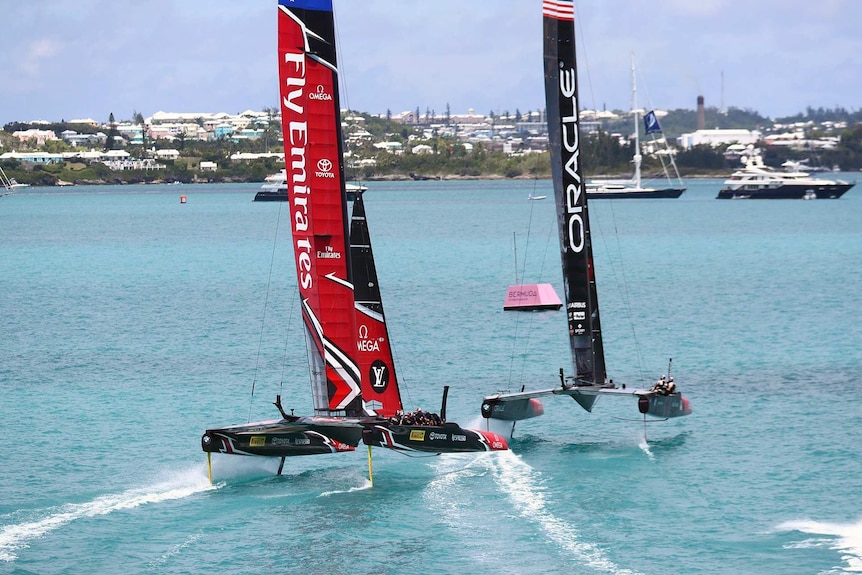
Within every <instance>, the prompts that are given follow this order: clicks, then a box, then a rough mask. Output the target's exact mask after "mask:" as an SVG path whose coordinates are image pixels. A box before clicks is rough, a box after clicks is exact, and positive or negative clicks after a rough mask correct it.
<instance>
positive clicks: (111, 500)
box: [0, 468, 217, 562]
mask: <svg viewBox="0 0 862 575" xmlns="http://www.w3.org/2000/svg"><path fill="white" fill-rule="evenodd" d="M211 489H217V487H214V486H212V485H210V482H209V480H208V479H207V477H206V475H205V473H203V472H202V471H201V469H200V468H193V469H189V470H186V471H183V472H180V473H177V474H176V475H175V476H174V477H171V478H170V479H167V480H166V481H163V482H161V483H156V484H154V485H148V486H145V487H139V488H135V489H129V490H128V491H123V492H122V493H116V494H109V495H102V496H101V497H97V498H96V499H93V500H92V501H88V502H86V503H67V504H65V505H60V506H56V507H49V508H47V509H43V510H34V511H32V512H31V514H32V515H35V516H39V518H38V519H34V520H32V521H25V522H22V523H14V524H10V525H4V526H3V527H0V561H6V562H10V561H14V560H15V559H17V558H18V556H17V555H16V552H17V551H18V550H19V549H22V548H26V547H28V546H29V542H30V541H31V540H33V539H36V538H37V537H42V536H43V535H46V534H48V533H50V532H52V531H55V530H57V529H59V528H61V527H63V526H64V525H67V524H69V523H71V522H73V521H75V520H77V519H84V518H90V517H98V516H100V515H108V514H109V513H113V512H115V511H124V510H128V509H134V508H136V507H140V506H142V505H147V504H150V503H161V502H164V501H173V500H176V499H183V498H184V497H189V496H190V495H194V494H196V493H202V492H204V491H209V490H211ZM9 518H10V516H9V515H6V516H4V517H0V521H3V520H4V519H5V520H8V519H9Z"/></svg>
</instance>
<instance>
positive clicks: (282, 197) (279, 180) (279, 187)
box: [254, 169, 368, 202]
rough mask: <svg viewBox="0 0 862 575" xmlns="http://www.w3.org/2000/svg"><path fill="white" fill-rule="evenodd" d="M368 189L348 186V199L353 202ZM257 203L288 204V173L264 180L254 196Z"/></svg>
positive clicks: (283, 172)
mask: <svg viewBox="0 0 862 575" xmlns="http://www.w3.org/2000/svg"><path fill="white" fill-rule="evenodd" d="M367 189H368V188H366V187H365V186H360V185H357V184H347V199H348V200H351V201H352V200H353V199H354V197H355V196H356V192H364V191H366V190H367ZM254 201H255V202H286V201H287V171H286V170H284V169H282V170H281V171H280V172H278V173H277V174H272V175H269V176H267V177H266V178H264V180H263V185H262V186H261V187H260V191H258V192H257V193H256V194H255V195H254Z"/></svg>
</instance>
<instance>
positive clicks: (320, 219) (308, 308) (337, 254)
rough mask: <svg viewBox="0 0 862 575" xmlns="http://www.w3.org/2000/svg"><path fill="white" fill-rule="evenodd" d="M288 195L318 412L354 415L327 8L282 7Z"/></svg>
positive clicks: (351, 327)
mask: <svg viewBox="0 0 862 575" xmlns="http://www.w3.org/2000/svg"><path fill="white" fill-rule="evenodd" d="M278 67H279V81H280V92H281V116H282V130H283V134H284V155H285V167H286V170H287V194H288V202H289V205H290V215H291V232H292V234H293V245H294V252H295V257H296V272H297V279H298V282H299V289H300V295H301V298H302V309H303V319H304V322H305V327H306V330H307V333H306V336H307V343H308V352H309V365H310V369H311V379H312V392H313V396H314V408H315V412H316V413H319V414H321V413H327V414H330V415H358V414H360V413H361V404H362V397H361V392H360V374H359V369H358V366H357V363H356V360H355V346H356V344H355V337H354V334H355V333H356V327H355V321H354V305H353V286H352V284H351V283H350V281H349V278H350V274H349V252H348V245H347V196H346V191H345V185H344V178H343V166H342V159H341V158H342V149H341V148H342V146H341V119H340V113H339V102H338V93H337V86H338V72H337V67H336V53H335V34H334V22H333V17H332V8H331V3H328V2H321V1H319V0H318V1H315V0H311V1H308V0H306V1H302V0H300V1H296V2H291V3H290V4H289V5H288V6H279V13H278Z"/></svg>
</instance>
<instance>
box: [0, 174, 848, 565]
mask: <svg viewBox="0 0 862 575" xmlns="http://www.w3.org/2000/svg"><path fill="white" fill-rule="evenodd" d="M257 187H258V186H257V185H254V184H251V185H219V186H204V185H200V186H188V185H185V186H164V187H160V188H159V187H155V186H149V187H135V186H125V187H116V188H113V187H76V188H69V189H63V190H53V189H39V188H34V189H31V190H26V191H21V192H18V193H16V194H14V195H11V196H6V197H3V198H2V199H0V309H2V313H3V321H2V322H0V342H2V343H0V386H2V391H3V401H2V403H0V422H2V429H3V432H4V439H5V441H4V450H3V455H4V458H3V459H4V462H3V467H2V472H0V495H2V497H0V573H20V574H25V573H39V574H43V573H44V574H47V573H64V574H65V573H68V574H73V573H120V572H122V573H177V574H198V573H200V574H203V573H207V574H210V573H242V574H258V573H260V574H264V573H266V574H269V573H285V574H287V573H314V574H330V573H338V574H341V573H343V574H356V573H369V574H370V573H374V574H401V573H423V574H429V573H430V574H437V573H441V574H442V573H471V574H491V573H493V574H498V573H518V574H521V573H523V574H546V573H560V574H562V573H585V574H592V573H611V574H622V573H643V574H659V573H710V574H739V573H747V574H748V573H751V574H769V573H793V574H795V573H798V574H824V573H846V572H862V458H860V445H862V442H860V431H859V430H860V429H862V404H860V399H859V396H860V394H859V391H860V384H859V377H860V373H862V351H860V344H862V328H860V324H859V315H860V311H862V196H860V192H859V190H857V189H854V190H852V191H850V192H849V193H848V194H847V195H846V196H845V197H844V198H843V199H841V200H838V201H810V202H803V201H797V202H791V201H788V202H780V201H776V202H744V201H740V202H726V201H717V200H714V199H713V198H714V197H715V194H716V193H717V190H718V188H719V187H720V181H718V180H700V181H690V182H688V187H689V191H688V192H686V193H685V194H684V195H683V196H682V197H681V198H680V199H678V200H642V201H636V202H633V201H629V202H626V201H603V202H593V203H592V204H591V214H592V221H593V231H594V243H595V259H596V266H597V275H598V281H599V297H600V302H601V311H602V324H603V329H604V336H605V350H606V354H607V363H608V369H609V375H610V376H611V377H613V378H614V380H615V381H616V382H617V383H623V382H625V383H627V384H629V385H648V384H649V383H650V382H652V381H653V380H654V379H655V378H657V376H658V375H660V374H661V373H663V372H666V371H667V365H668V364H667V362H668V359H669V358H671V357H672V358H673V368H672V369H673V374H674V376H675V379H676V381H677V383H678V384H679V385H680V387H681V388H682V390H683V392H684V393H685V394H686V395H687V396H688V397H689V398H690V400H691V402H692V405H693V407H694V410H695V413H694V414H693V415H692V416H691V417H687V418H682V419H680V420H673V421H667V422H660V423H652V424H650V425H649V426H648V429H647V439H648V440H647V441H646V442H645V441H644V429H643V425H642V423H641V422H640V421H639V420H638V417H639V414H638V413H637V409H636V406H635V405H634V403H633V402H632V403H629V402H626V401H618V402H614V401H612V400H608V399H603V400H602V401H600V402H599V403H598V404H597V405H596V407H595V409H594V410H593V413H591V414H589V413H586V412H584V411H582V410H581V409H580V408H579V407H577V406H576V405H575V404H574V402H571V401H570V400H568V399H567V398H551V399H548V400H546V401H545V402H544V403H545V411H546V414H545V416H544V417H541V418H537V419H533V420H529V421H524V422H520V423H519V424H518V426H517V429H516V430H515V439H514V440H513V441H512V444H511V447H512V450H511V452H508V453H503V454H481V455H458V456H453V455H449V456H439V457H429V458H413V459H411V458H407V457H404V456H403V455H400V454H395V453H384V452H382V451H381V450H375V452H374V471H375V473H374V485H373V487H371V486H370V484H369V481H368V478H367V468H366V453H365V451H364V450H363V449H359V450H357V452H355V453H348V454H338V455H333V456H318V457H306V458H294V459H293V460H289V461H288V465H287V466H286V468H285V475H284V476H282V477H273V476H271V475H270V474H269V473H270V472H271V471H272V470H274V469H275V465H272V464H270V463H269V462H262V461H261V460H251V459H244V458H232V459H231V458H226V459H218V458H216V459H215V461H214V471H215V475H216V481H215V484H214V485H212V486H211V485H210V484H209V482H208V481H207V479H206V463H205V457H204V455H203V453H202V452H201V450H200V435H201V433H202V431H203V430H204V428H205V427H207V426H214V425H222V424H229V423H240V422H244V421H247V420H249V419H253V420H255V419H265V418H272V417H274V416H275V410H274V408H273V407H272V406H271V404H270V402H271V401H272V400H273V399H274V395H275V394H276V393H282V394H283V396H284V398H285V401H284V403H285V406H287V407H292V408H295V409H296V412H297V413H300V414H302V413H309V412H310V410H311V401H310V393H309V390H310V385H309V383H308V375H307V370H306V364H305V346H304V342H303V340H302V335H301V331H300V327H301V326H300V323H299V319H298V313H297V310H298V304H297V301H296V290H295V287H294V283H295V281H294V277H293V271H292V270H293V263H292V254H291V253H290V251H289V246H290V239H289V235H288V234H289V227H288V225H287V223H286V222H287V219H286V218H287V214H286V212H285V211H282V206H280V205H278V204H266V203H264V204H256V203H253V202H252V201H251V198H252V197H253V195H254V192H255V191H256V189H257ZM370 188H371V190H370V191H369V192H368V193H367V194H366V207H367V210H368V217H369V222H370V225H371V231H372V234H373V236H374V241H375V254H376V257H377V265H378V272H379V274H380V280H381V286H382V290H383V297H384V302H385V305H386V309H387V317H388V319H389V323H390V330H391V338H392V340H393V341H394V342H395V355H396V360H397V361H398V362H399V369H400V376H401V379H402V380H403V381H404V382H405V384H406V389H405V390H404V393H403V395H404V398H405V403H407V404H408V406H409V407H423V408H425V409H436V408H438V407H439V402H440V394H441V392H442V387H443V385H450V386H451V390H450V396H449V406H448V411H449V418H450V419H453V420H458V421H460V422H461V423H462V424H471V425H474V426H476V425H479V424H480V423H481V420H480V418H479V417H478V413H479V405H480V403H481V398H482V396H483V395H484V394H487V393H490V392H493V391H496V390H498V389H506V388H509V389H516V388H520V386H521V385H527V386H528V387H539V386H547V385H553V384H554V383H555V382H556V381H557V373H558V370H559V368H560V367H564V368H566V370H567V371H570V365H569V359H568V354H567V341H566V336H565V319H564V317H563V314H562V312H543V313H532V314H530V313H528V314H523V313H516V312H503V311H502V304H503V300H504V296H505V290H506V287H507V286H508V285H509V284H511V283H514V273H515V264H514V259H513V253H512V234H513V233H516V234H517V236H516V237H517V241H518V256H519V259H520V264H519V265H520V269H519V275H520V280H521V281H523V282H545V281H547V282H551V283H553V284H554V285H555V287H556V288H557V291H558V293H561V289H560V279H559V259H558V255H557V252H556V243H557V238H556V230H555V229H554V227H553V226H554V217H553V205H552V203H551V201H550V199H549V200H548V201H544V202H542V201H537V202H528V201H526V197H527V195H528V193H530V192H532V193H534V194H539V193H541V194H548V195H550V186H549V183H548V182H410V183H373V184H372V185H370ZM180 194H184V195H186V196H187V197H188V203H187V204H185V205H181V204H180V203H179V195H180ZM279 218H281V219H282V221H281V224H279ZM525 257H526V264H525V263H524V258H525ZM282 382H284V384H283V387H282ZM252 385H254V387H255V394H254V396H253V397H252V395H251V389H252Z"/></svg>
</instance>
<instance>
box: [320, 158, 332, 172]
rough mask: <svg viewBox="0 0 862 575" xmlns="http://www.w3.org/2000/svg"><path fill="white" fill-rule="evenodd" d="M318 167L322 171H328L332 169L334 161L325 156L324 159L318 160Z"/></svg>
mask: <svg viewBox="0 0 862 575" xmlns="http://www.w3.org/2000/svg"><path fill="white" fill-rule="evenodd" d="M317 169H318V170H320V171H321V172H328V171H330V170H332V162H331V161H329V160H327V159H326V158H323V159H322V160H319V161H318V162H317Z"/></svg>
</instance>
